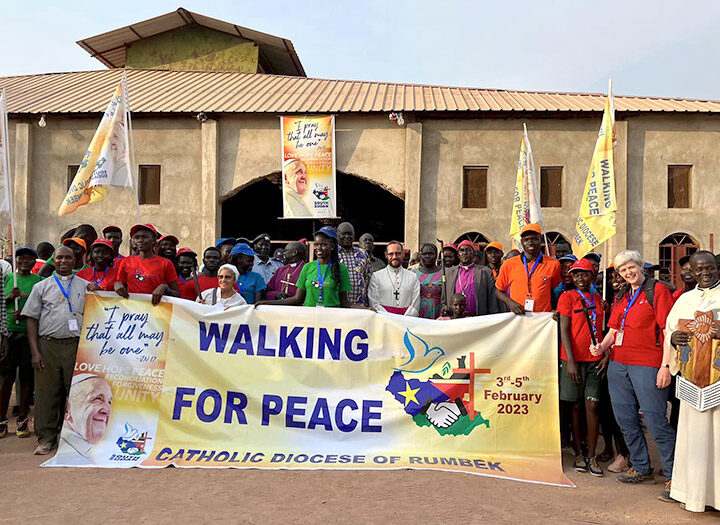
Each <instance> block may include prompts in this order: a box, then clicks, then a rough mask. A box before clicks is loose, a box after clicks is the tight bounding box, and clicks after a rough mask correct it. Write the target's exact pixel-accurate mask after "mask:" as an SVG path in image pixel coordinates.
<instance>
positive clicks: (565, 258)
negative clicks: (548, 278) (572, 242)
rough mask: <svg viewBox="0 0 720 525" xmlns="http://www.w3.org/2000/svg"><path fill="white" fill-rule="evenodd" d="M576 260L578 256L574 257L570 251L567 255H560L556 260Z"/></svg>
mask: <svg viewBox="0 0 720 525" xmlns="http://www.w3.org/2000/svg"><path fill="white" fill-rule="evenodd" d="M577 260H578V258H577V257H575V256H574V255H573V254H572V253H568V254H567V255H563V256H562V257H560V258H559V259H558V261H572V262H575V261H577Z"/></svg>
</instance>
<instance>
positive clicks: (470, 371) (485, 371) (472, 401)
mask: <svg viewBox="0 0 720 525" xmlns="http://www.w3.org/2000/svg"><path fill="white" fill-rule="evenodd" d="M452 371H453V373H454V374H470V387H469V394H470V410H468V412H470V419H475V374H489V373H490V369H489V368H475V352H470V367H469V368H453V369H452Z"/></svg>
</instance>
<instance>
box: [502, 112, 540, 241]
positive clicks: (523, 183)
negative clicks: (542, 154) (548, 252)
mask: <svg viewBox="0 0 720 525" xmlns="http://www.w3.org/2000/svg"><path fill="white" fill-rule="evenodd" d="M542 223H543V218H542V208H541V207H540V192H539V191H538V184H537V180H536V179H535V162H534V161H533V156H532V148H531V147H530V139H529V138H528V135H527V128H526V127H525V124H523V139H522V143H521V144H520V158H519V159H518V166H517V177H516V178H515V191H514V192H513V205H512V214H511V217H510V237H512V238H513V240H514V241H515V244H517V245H518V246H520V231H521V230H522V229H523V228H524V227H525V226H526V225H528V224H541V225H542ZM543 229H544V227H543Z"/></svg>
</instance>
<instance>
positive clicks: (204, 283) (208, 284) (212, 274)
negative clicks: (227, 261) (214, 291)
mask: <svg viewBox="0 0 720 525" xmlns="http://www.w3.org/2000/svg"><path fill="white" fill-rule="evenodd" d="M221 260H222V255H221V253H220V249H219V248H215V247H214V246H210V247H209V248H206V249H205V252H203V267H204V268H203V271H202V272H200V275H198V283H199V284H200V291H201V292H204V291H205V290H209V289H211V288H217V287H218V278H217V272H218V268H220V264H221V263H220V261H221Z"/></svg>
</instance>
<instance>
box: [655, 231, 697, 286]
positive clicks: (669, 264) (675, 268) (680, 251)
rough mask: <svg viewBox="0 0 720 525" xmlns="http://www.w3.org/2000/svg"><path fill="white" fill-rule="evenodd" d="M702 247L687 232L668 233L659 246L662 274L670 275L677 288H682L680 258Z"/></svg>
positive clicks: (659, 261)
mask: <svg viewBox="0 0 720 525" xmlns="http://www.w3.org/2000/svg"><path fill="white" fill-rule="evenodd" d="M699 249H700V246H699V245H698V243H697V242H695V240H693V238H692V237H690V235H689V234H687V233H682V232H679V233H673V234H672V235H668V236H667V237H665V238H664V239H663V240H662V241H660V246H659V257H658V263H659V265H660V275H661V276H662V275H669V279H670V282H671V283H672V284H673V285H674V286H675V287H676V288H682V287H683V283H682V279H681V277H680V264H679V261H680V258H681V257H684V256H686V255H692V254H693V253H695V252H696V251H698V250H699Z"/></svg>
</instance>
